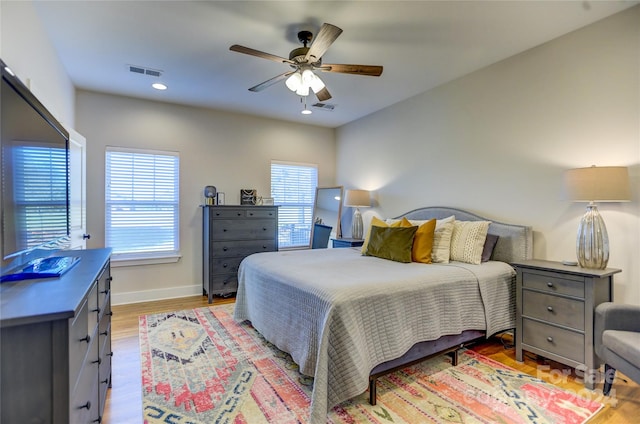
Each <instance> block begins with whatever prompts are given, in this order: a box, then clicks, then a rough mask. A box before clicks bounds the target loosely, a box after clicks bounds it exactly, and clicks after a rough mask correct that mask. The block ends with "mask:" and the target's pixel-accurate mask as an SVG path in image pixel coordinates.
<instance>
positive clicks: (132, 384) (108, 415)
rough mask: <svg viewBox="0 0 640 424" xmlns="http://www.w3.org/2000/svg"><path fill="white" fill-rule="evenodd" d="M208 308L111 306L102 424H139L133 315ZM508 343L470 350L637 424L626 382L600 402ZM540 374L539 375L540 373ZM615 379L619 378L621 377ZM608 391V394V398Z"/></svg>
mask: <svg viewBox="0 0 640 424" xmlns="http://www.w3.org/2000/svg"><path fill="white" fill-rule="evenodd" d="M233 301H234V299H233V298H228V299H222V298H215V300H214V304H215V305H218V304H222V303H232V302H233ZM204 306H209V304H208V303H207V300H206V298H205V297H203V296H196V297H188V298H181V299H172V300H163V301H157V302H145V303H136V304H130V305H121V306H113V308H112V309H113V320H112V324H111V328H112V332H111V334H112V344H113V351H114V356H113V376H112V386H113V387H112V388H111V390H109V394H108V396H107V404H106V408H105V415H104V420H103V422H104V423H107V424H125V423H126V424H129V423H131V424H140V423H142V393H141V381H140V379H141V372H140V348H139V342H138V316H140V315H147V314H153V313H159V312H168V311H175V310H180V309H192V308H198V307H204ZM510 342H511V340H510V339H509V338H508V336H507V337H504V340H499V339H492V340H489V341H487V342H486V343H482V344H480V345H477V346H475V347H474V348H473V349H474V350H476V351H478V352H480V353H482V354H483V355H485V356H489V357H491V358H492V359H494V360H496V361H498V362H501V363H503V364H505V365H508V366H510V367H512V368H515V369H517V370H519V371H522V372H526V373H528V374H531V375H534V376H538V377H540V378H543V379H545V380H546V381H549V382H551V383H553V384H556V385H557V386H559V387H562V388H564V389H567V390H572V391H573V392H574V393H580V394H583V395H584V396H585V397H587V396H590V399H594V398H596V399H597V400H600V401H602V402H604V403H605V404H606V406H605V408H604V409H603V410H602V411H601V412H600V413H598V415H597V416H596V417H594V419H592V420H591V421H590V422H589V423H590V424H592V423H595V424H600V423H621V424H626V423H628V424H631V423H637V422H638V416H640V386H638V385H637V384H636V383H633V382H631V381H630V380H628V379H626V378H624V379H617V380H616V382H615V383H614V386H613V390H615V395H614V396H612V397H611V398H608V397H602V385H601V384H600V385H598V386H597V387H596V390H595V391H593V392H592V391H588V390H585V389H584V387H583V386H582V385H580V384H579V383H577V382H576V381H575V376H572V375H569V376H566V377H565V373H566V372H568V371H566V370H564V369H563V366H562V365H561V364H556V363H553V362H546V361H545V360H543V359H536V358H535V357H533V355H527V356H526V357H525V361H524V362H523V363H518V362H516V360H515V349H514V348H512V347H506V348H505V345H508V344H509V343H510ZM539 370H540V371H539ZM620 377H624V376H621V375H620ZM613 390H612V395H613Z"/></svg>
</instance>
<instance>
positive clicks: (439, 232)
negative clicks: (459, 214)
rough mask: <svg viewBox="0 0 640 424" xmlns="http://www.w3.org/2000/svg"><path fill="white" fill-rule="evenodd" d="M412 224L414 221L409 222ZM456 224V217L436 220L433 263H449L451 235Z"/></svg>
mask: <svg viewBox="0 0 640 424" xmlns="http://www.w3.org/2000/svg"><path fill="white" fill-rule="evenodd" d="M409 222H411V224H413V223H414V221H409ZM455 222H456V217H455V216H454V215H451V216H448V217H446V218H443V219H438V220H436V230H435V231H434V233H433V249H432V250H431V262H433V263H445V264H446V263H448V262H449V257H450V255H451V235H452V233H453V224H454V223H455Z"/></svg>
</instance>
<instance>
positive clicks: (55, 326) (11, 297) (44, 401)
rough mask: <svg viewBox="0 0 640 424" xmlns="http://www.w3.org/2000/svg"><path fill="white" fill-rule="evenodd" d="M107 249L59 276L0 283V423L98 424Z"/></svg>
mask: <svg viewBox="0 0 640 424" xmlns="http://www.w3.org/2000/svg"><path fill="white" fill-rule="evenodd" d="M110 254H111V251H110V249H95V250H80V251H76V250H73V251H66V252H60V253H57V255H59V256H79V257H80V258H81V259H80V262H78V264H77V265H75V266H74V267H73V268H72V269H71V270H69V271H68V272H67V273H65V274H64V275H63V276H62V277H60V278H53V279H38V280H27V281H19V282H11V283H3V284H2V286H0V296H2V298H3V299H2V300H3V305H2V307H3V310H2V317H1V319H0V339H1V340H2V344H1V345H0V367H1V369H0V375H2V378H1V379H0V392H1V393H2V396H1V397H0V422H3V423H4V422H7V423H36V422H38V423H40V422H42V423H53V424H63V423H64V424H68V423H99V422H101V421H102V413H103V411H104V406H105V401H106V397H107V390H108V388H109V387H110V386H111V358H112V351H111V293H110V291H111V269H110V262H109V257H110Z"/></svg>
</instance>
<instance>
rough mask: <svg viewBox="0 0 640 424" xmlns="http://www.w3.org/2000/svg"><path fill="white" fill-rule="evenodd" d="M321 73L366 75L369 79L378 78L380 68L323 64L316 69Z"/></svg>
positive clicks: (380, 72) (380, 73) (380, 71)
mask: <svg viewBox="0 0 640 424" xmlns="http://www.w3.org/2000/svg"><path fill="white" fill-rule="evenodd" d="M316 69H320V70H321V71H323V72H339V73H341V74H353V75H368V76H371V77H379V76H380V75H382V66H376V65H345V64H334V63H323V64H322V66H320V67H318V68H316Z"/></svg>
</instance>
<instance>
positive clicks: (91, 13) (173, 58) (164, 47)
mask: <svg viewBox="0 0 640 424" xmlns="http://www.w3.org/2000/svg"><path fill="white" fill-rule="evenodd" d="M635 4H638V1H614V0H609V1H480V0H476V1H407V2H401V1H336V2H331V1H37V2H36V9H37V10H38V13H39V15H40V17H41V19H42V21H43V23H44V26H45V29H46V31H47V33H48V34H49V36H50V39H51V41H52V42H53V44H54V46H55V49H56V50H57V52H58V55H59V57H60V59H61V60H62V62H63V64H64V66H65V67H66V69H67V72H68V74H69V76H70V78H71V80H72V82H73V83H74V84H75V86H76V87H78V88H81V89H88V90H95V91H100V92H107V93H115V94H121V95H126V96H132V97H140V98H147V99H153V100H160V101H168V102H174V103H181V104H188V105H196V106H205V107H210V108H214V109H222V110H228V111H235V112H241V113H246V114H251V115H258V116H265V117H269V118H276V119H284V120H288V121H296V122H304V123H309V124H312V125H320V126H326V127H338V126H340V125H343V124H345V123H348V122H350V121H353V120H355V119H358V118H360V117H362V116H365V115H368V114H370V113H372V112H375V111H377V110H380V109H382V108H385V107H387V106H389V105H391V104H394V103H397V102H399V101H402V100H404V99H407V98H409V97H411V96H414V95H416V94H419V93H422V92H424V91H427V90H429V89H431V88H433V87H436V86H438V85H441V84H443V83H445V82H447V81H451V80H453V79H455V78H458V77H460V76H462V75H465V74H468V73H470V72H473V71H475V70H477V69H480V68H482V67H485V66H487V65H490V64H492V63H495V62H497V61H500V60H502V59H504V58H507V57H509V56H512V55H514V54H517V53H520V52H522V51H524V50H527V49H530V48H532V47H534V46H537V45H540V44H542V43H544V42H547V41H549V40H551V39H553V38H556V37H558V36H561V35H563V34H566V33H568V32H570V31H573V30H575V29H578V28H580V27H582V26H585V25H588V24H590V23H592V22H595V21H597V20H600V19H602V18H604V17H606V16H609V15H612V14H614V13H617V12H619V11H621V10H623V9H625V8H628V7H631V6H633V5H635ZM323 22H328V23H331V24H334V25H336V26H338V27H340V28H342V29H343V30H344V32H343V33H342V35H341V36H340V37H339V38H338V39H337V40H336V42H335V43H334V44H333V45H332V46H331V47H330V48H329V50H328V51H327V53H326V54H325V55H324V57H323V61H324V62H325V63H348V64H365V65H382V66H384V72H383V74H382V76H380V77H377V78H376V77H368V76H354V75H346V74H336V73H319V76H320V77H321V78H322V79H323V80H324V81H325V83H326V84H327V88H328V89H329V90H330V92H331V94H332V95H333V98H332V99H331V100H329V101H328V102H326V103H330V104H334V105H335V110H333V111H325V110H314V113H313V114H312V115H301V114H300V110H301V109H302V105H301V103H300V99H301V98H300V97H298V96H297V95H295V94H294V93H292V92H290V91H289V90H288V89H287V88H286V87H285V85H284V83H283V82H282V83H278V84H276V85H273V86H271V87H269V88H267V89H265V90H264V91H262V92H259V93H253V92H250V91H248V90H247V89H248V88H249V87H252V86H254V85H256V84H258V83H260V82H263V81H265V80H267V79H269V78H272V77H274V76H276V75H278V74H280V73H283V72H285V71H287V70H288V69H289V68H288V67H287V65H285V64H280V63H276V62H272V61H269V60H265V59H261V58H256V57H252V56H248V55H244V54H239V53H235V52H231V51H230V50H229V46H231V45H232V44H241V45H243V46H247V47H251V48H254V49H257V50H261V51H264V52H267V53H271V54H274V55H277V56H283V57H288V54H289V51H291V50H292V49H294V48H296V47H299V46H301V45H300V43H299V42H298V40H297V35H296V34H297V32H298V31H299V30H301V29H311V30H312V31H313V32H314V33H316V32H317V28H319V27H320V25H321V24H322V23H323ZM127 65H137V66H142V67H147V68H151V69H157V70H161V71H163V76H162V78H161V79H162V81H163V82H165V83H166V84H167V85H168V86H169V89H168V90H166V91H164V92H158V91H155V90H153V89H152V88H151V87H150V85H151V83H152V82H154V81H155V80H156V78H154V77H149V76H145V75H139V74H133V73H131V72H129V69H128V66H127ZM315 102H316V99H315V98H314V97H313V96H310V97H309V103H310V104H311V103H315Z"/></svg>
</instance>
